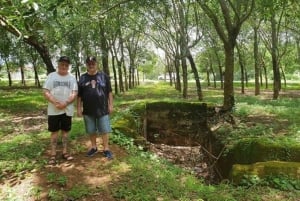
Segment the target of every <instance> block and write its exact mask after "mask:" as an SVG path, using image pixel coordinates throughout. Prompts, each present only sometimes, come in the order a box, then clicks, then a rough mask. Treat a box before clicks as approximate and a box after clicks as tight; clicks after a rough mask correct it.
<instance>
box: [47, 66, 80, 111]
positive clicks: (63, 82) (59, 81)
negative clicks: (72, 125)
mask: <svg viewBox="0 0 300 201" xmlns="http://www.w3.org/2000/svg"><path fill="white" fill-rule="evenodd" d="M43 88H44V89H48V90H49V91H50V93H51V94H52V96H54V97H55V98H56V99H57V100H59V101H62V102H65V101H67V99H68V98H69V96H70V95H71V94H72V91H78V85H77V81H76V79H75V77H74V76H73V75H71V74H67V75H64V76H62V75H59V74H58V73H57V72H52V73H50V74H49V75H48V77H47V80H46V81H45V83H44V86H43ZM47 113H48V115H60V114H64V113H66V115H67V116H73V114H74V104H73V103H71V104H69V105H68V106H67V107H66V108H65V109H64V110H60V109H57V108H56V107H55V105H53V104H52V103H50V102H48V109H47Z"/></svg>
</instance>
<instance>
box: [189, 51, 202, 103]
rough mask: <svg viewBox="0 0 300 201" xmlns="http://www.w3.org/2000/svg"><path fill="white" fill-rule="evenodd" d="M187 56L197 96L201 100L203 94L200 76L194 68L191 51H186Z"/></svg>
mask: <svg viewBox="0 0 300 201" xmlns="http://www.w3.org/2000/svg"><path fill="white" fill-rule="evenodd" d="M187 58H188V60H189V62H190V64H191V68H192V71H193V73H194V77H195V81H196V87H197V96H198V100H199V101H202V100H203V94H202V89H201V83H200V77H199V74H198V71H197V68H196V64H195V62H194V59H193V57H192V55H191V53H190V52H189V51H188V55H187Z"/></svg>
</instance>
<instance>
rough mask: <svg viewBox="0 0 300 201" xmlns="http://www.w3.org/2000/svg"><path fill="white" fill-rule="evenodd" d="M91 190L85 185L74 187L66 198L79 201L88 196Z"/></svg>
mask: <svg viewBox="0 0 300 201" xmlns="http://www.w3.org/2000/svg"><path fill="white" fill-rule="evenodd" d="M91 193H92V190H91V189H90V188H89V187H88V186H85V185H76V186H74V187H73V188H72V189H70V190H69V191H68V192H67V196H68V197H71V198H72V199H74V200H79V199H80V198H83V197H85V196H87V195H90V194H91Z"/></svg>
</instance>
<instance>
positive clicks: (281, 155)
mask: <svg viewBox="0 0 300 201" xmlns="http://www.w3.org/2000/svg"><path fill="white" fill-rule="evenodd" d="M230 154H231V158H232V159H233V161H232V162H233V164H235V163H238V164H251V163H255V162H263V161H276V160H278V161H293V162H300V144H295V143H291V142H284V141H282V140H280V139H278V140H274V139H267V138H260V139H245V140H241V141H239V142H238V144H237V145H235V146H234V148H233V149H231V150H230Z"/></svg>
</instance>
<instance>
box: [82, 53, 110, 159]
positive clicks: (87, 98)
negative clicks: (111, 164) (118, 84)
mask: <svg viewBox="0 0 300 201" xmlns="http://www.w3.org/2000/svg"><path fill="white" fill-rule="evenodd" d="M86 65H87V72H86V73H84V74H82V75H81V76H80V79H79V83H78V98H77V115H78V116H83V119H84V123H85V129H86V132H87V134H89V137H90V141H91V149H90V150H89V151H88V153H87V156H93V155H94V154H96V153H97V152H98V148H97V143H96V139H97V135H98V134H100V135H101V136H102V142H103V154H104V156H105V157H106V158H107V159H112V158H113V156H112V152H111V151H110V150H109V145H108V144H109V133H110V132H111V131H112V129H111V125H110V118H109V114H110V113H111V112H112V111H113V95H112V87H111V83H110V79H109V77H108V75H107V74H105V73H104V72H98V70H97V60H96V57H94V56H90V57H88V58H87V59H86Z"/></svg>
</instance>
